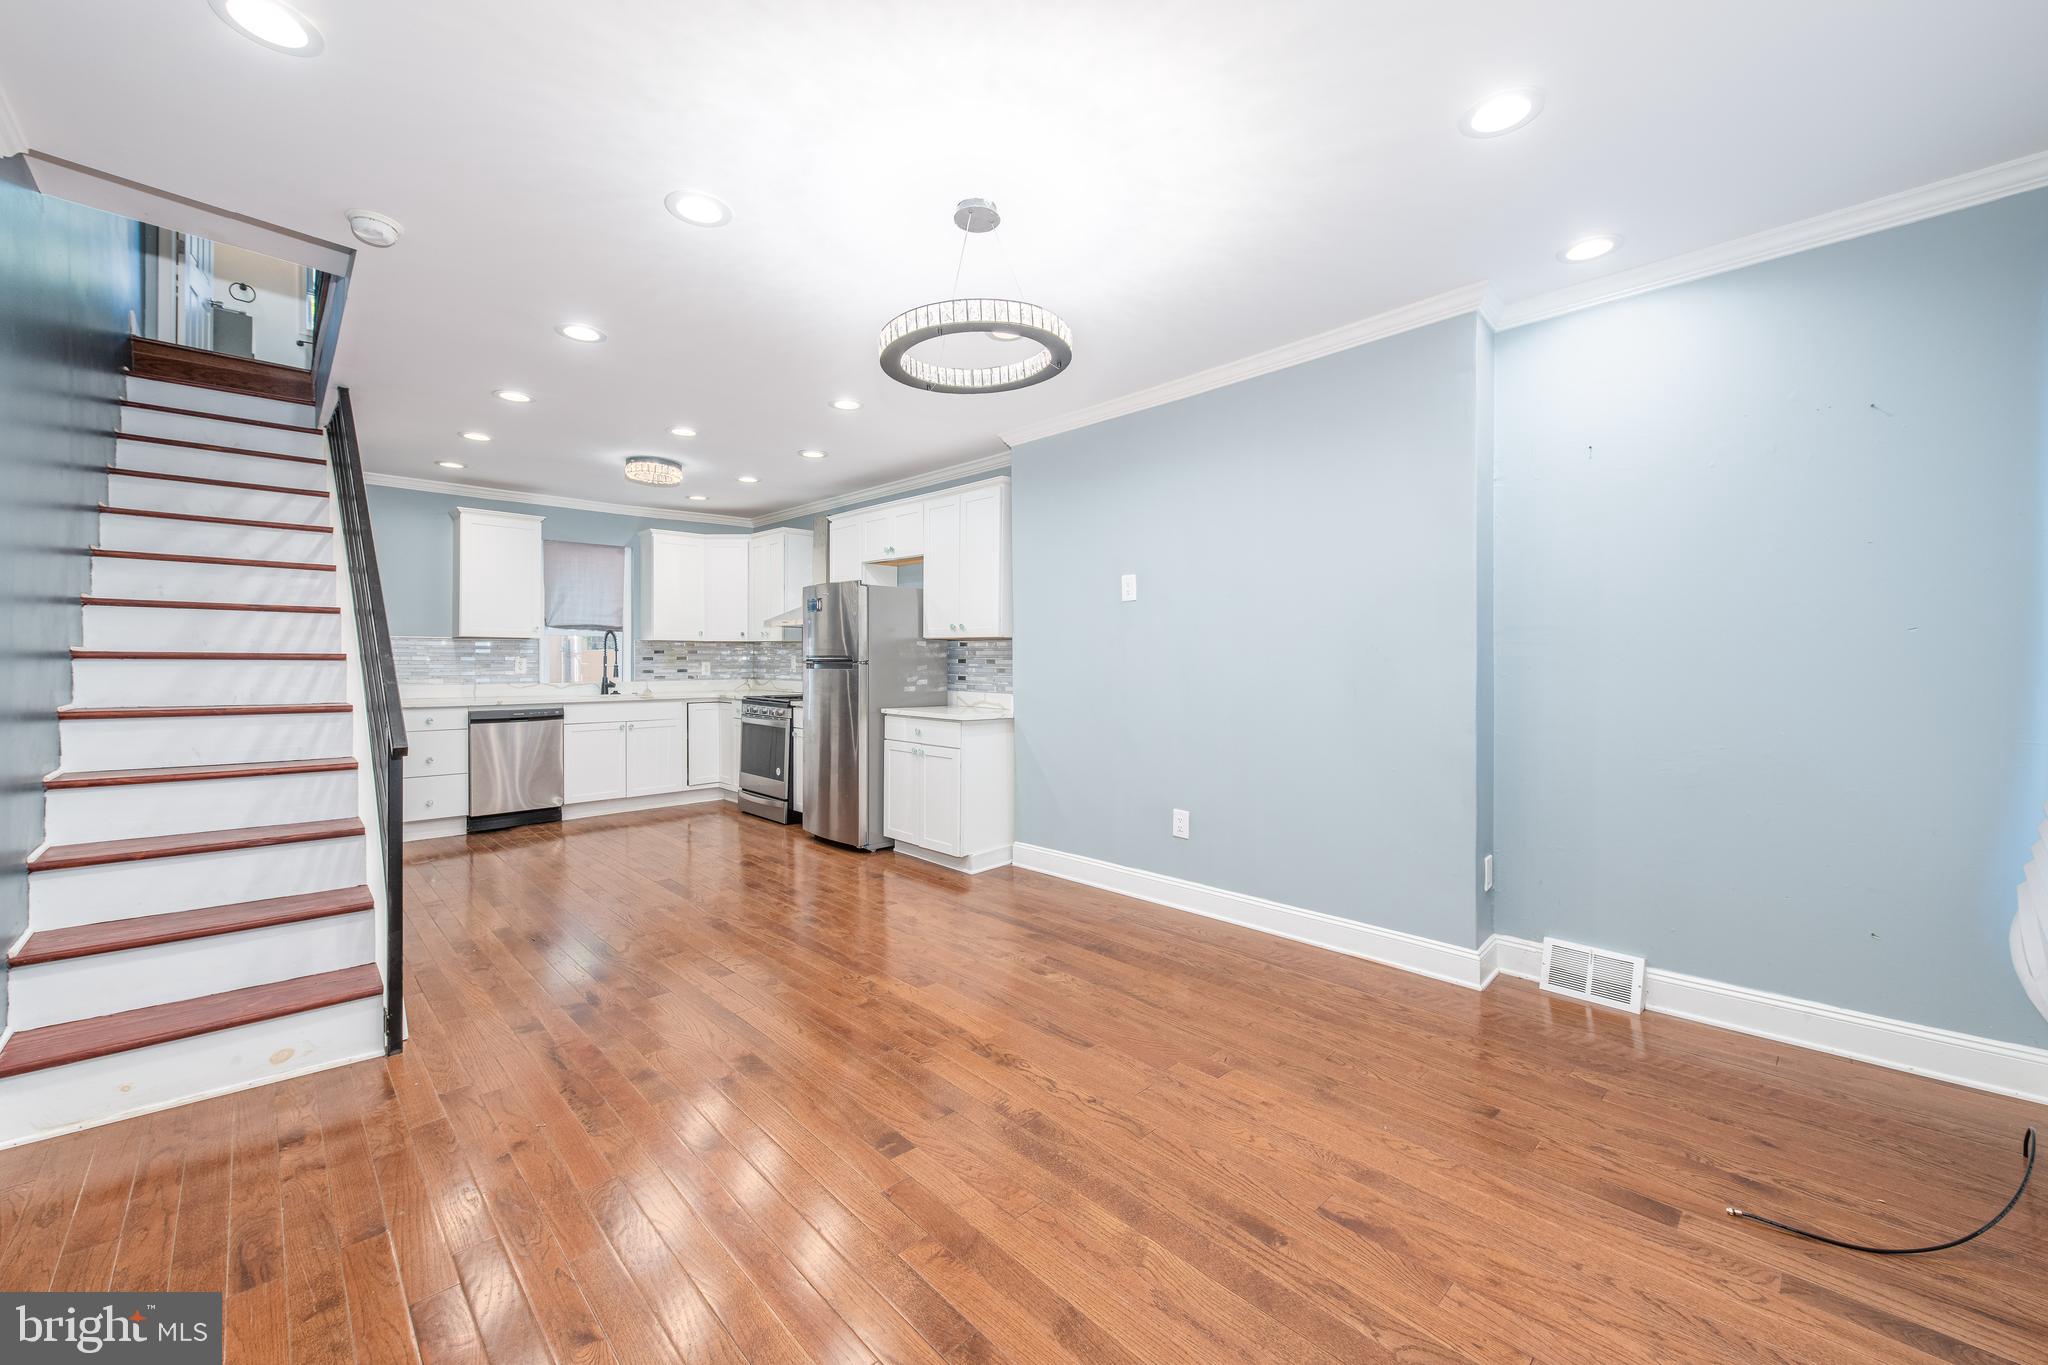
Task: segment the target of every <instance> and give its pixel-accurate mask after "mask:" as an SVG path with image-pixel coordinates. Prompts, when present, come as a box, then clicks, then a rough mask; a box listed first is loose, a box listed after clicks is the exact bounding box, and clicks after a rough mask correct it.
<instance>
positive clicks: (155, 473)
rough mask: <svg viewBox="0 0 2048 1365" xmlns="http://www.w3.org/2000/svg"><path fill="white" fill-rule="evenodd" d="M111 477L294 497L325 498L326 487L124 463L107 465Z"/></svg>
mask: <svg viewBox="0 0 2048 1365" xmlns="http://www.w3.org/2000/svg"><path fill="white" fill-rule="evenodd" d="M107 473H108V475H109V476H110V477H113V478H119V479H161V480H162V481H163V482H165V483H198V484H204V485H206V486H207V487H208V488H239V489H242V490H243V491H245V492H249V493H285V494H288V495H290V496H291V497H294V498H324V497H326V496H327V490H326V489H324V488H293V487H291V486H290V485H289V484H281V483H244V482H242V481H241V480H239V479H209V478H204V477H202V476H200V475H198V474H167V473H165V472H164V471H162V470H160V469H129V468H127V467H125V466H123V465H117V464H110V465H108V466H107Z"/></svg>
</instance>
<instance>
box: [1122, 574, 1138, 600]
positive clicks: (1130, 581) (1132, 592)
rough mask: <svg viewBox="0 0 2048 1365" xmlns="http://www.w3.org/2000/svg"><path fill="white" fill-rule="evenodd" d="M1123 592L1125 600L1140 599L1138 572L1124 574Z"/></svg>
mask: <svg viewBox="0 0 2048 1365" xmlns="http://www.w3.org/2000/svg"><path fill="white" fill-rule="evenodd" d="M1123 592H1124V601H1126V602H1135V601H1137V600H1138V576H1137V575H1136V574H1134V573H1127V574H1125V575H1124V587H1123Z"/></svg>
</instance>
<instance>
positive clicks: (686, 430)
mask: <svg viewBox="0 0 2048 1365" xmlns="http://www.w3.org/2000/svg"><path fill="white" fill-rule="evenodd" d="M668 434H669V435H671V436H695V435H696V434H697V428H695V427H670V428H669V429H668Z"/></svg>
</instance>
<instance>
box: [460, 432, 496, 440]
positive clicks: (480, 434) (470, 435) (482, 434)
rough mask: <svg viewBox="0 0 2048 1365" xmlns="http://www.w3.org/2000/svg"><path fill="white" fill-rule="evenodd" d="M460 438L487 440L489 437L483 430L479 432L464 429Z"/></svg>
mask: <svg viewBox="0 0 2048 1365" xmlns="http://www.w3.org/2000/svg"><path fill="white" fill-rule="evenodd" d="M462 439H463V440H465V441H488V440H490V439H491V438H490V436H489V435H488V434H487V433H485V432H481V431H465V432H463V433H462Z"/></svg>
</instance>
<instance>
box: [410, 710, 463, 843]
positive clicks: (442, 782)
mask: <svg viewBox="0 0 2048 1365" xmlns="http://www.w3.org/2000/svg"><path fill="white" fill-rule="evenodd" d="M405 733H406V735H407V737H408V743H409V745H410V748H411V752H410V753H408V754H407V755H406V756H405V760H404V764H403V777H402V779H401V787H402V790H401V791H400V793H399V795H400V805H401V806H402V808H403V811H402V813H403V815H404V819H405V823H406V824H407V825H408V826H411V825H415V824H419V825H420V826H421V828H420V829H419V830H417V831H414V830H410V829H409V830H408V831H407V833H406V837H407V838H431V837H433V836H434V835H437V834H442V833H446V832H448V831H447V830H445V829H444V828H440V827H435V826H428V825H426V824H424V823H422V822H427V821H441V820H461V819H463V818H464V817H466V816H467V815H468V814H469V708H467V707H464V706H434V707H407V708H406V710H405Z"/></svg>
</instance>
